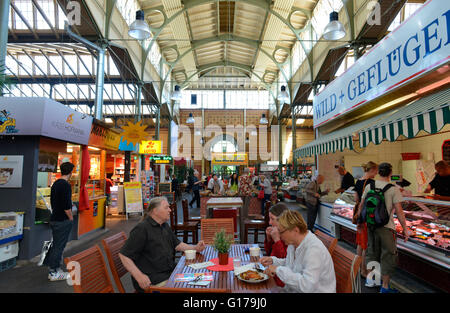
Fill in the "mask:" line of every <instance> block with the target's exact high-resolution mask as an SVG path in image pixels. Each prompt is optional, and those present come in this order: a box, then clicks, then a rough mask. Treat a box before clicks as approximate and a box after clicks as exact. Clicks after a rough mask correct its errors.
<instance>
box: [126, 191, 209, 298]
mask: <svg viewBox="0 0 450 313" xmlns="http://www.w3.org/2000/svg"><path fill="white" fill-rule="evenodd" d="M170 211H171V210H170V205H169V203H168V202H167V199H166V198H165V197H155V198H153V199H152V200H150V204H149V206H148V208H147V209H146V211H145V214H144V217H143V218H142V220H141V222H140V223H139V224H137V225H136V226H135V227H134V228H133V229H132V230H131V232H130V236H129V237H128V239H127V241H126V242H125V244H124V246H123V247H122V249H121V250H120V253H119V257H120V260H121V261H122V264H123V266H124V267H125V268H126V269H127V271H128V272H130V273H131V280H132V282H133V286H134V288H135V289H136V291H138V292H144V291H145V289H146V288H148V287H150V285H154V286H157V287H162V286H164V285H165V284H166V283H167V280H168V279H169V277H170V275H171V274H172V272H173V270H174V269H175V265H176V263H175V251H186V250H196V251H197V252H201V251H203V250H204V249H205V243H204V242H203V241H200V242H199V243H198V244H197V245H195V246H193V245H188V244H186V243H184V242H181V241H180V240H179V239H178V238H177V236H175V234H174V233H173V232H172V230H171V229H170V226H169V225H168V224H167V222H168V221H169V220H170Z"/></svg>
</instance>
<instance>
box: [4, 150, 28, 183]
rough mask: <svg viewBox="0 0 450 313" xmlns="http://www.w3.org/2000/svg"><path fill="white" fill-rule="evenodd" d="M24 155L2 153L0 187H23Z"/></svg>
mask: <svg viewBox="0 0 450 313" xmlns="http://www.w3.org/2000/svg"><path fill="white" fill-rule="evenodd" d="M22 173H23V155H0V188H22Z"/></svg>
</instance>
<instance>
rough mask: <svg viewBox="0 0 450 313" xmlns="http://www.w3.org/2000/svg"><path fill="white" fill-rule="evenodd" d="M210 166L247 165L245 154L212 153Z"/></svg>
mask: <svg viewBox="0 0 450 313" xmlns="http://www.w3.org/2000/svg"><path fill="white" fill-rule="evenodd" d="M211 164H212V165H248V158H247V153H239V152H236V153H227V152H224V153H212V154H211Z"/></svg>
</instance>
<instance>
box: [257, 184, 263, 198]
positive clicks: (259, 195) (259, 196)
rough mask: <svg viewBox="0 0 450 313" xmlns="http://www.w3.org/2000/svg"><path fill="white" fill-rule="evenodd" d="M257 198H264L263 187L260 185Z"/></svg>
mask: <svg viewBox="0 0 450 313" xmlns="http://www.w3.org/2000/svg"><path fill="white" fill-rule="evenodd" d="M258 199H264V187H262V188H261V190H260V191H259V193H258Z"/></svg>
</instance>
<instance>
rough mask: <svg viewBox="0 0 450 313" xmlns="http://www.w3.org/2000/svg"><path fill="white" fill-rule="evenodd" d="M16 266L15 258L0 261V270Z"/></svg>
mask: <svg viewBox="0 0 450 313" xmlns="http://www.w3.org/2000/svg"><path fill="white" fill-rule="evenodd" d="M14 266H16V258H12V259H9V260H6V261H3V262H0V272H3V271H6V270H9V269H10V268H13V267H14Z"/></svg>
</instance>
